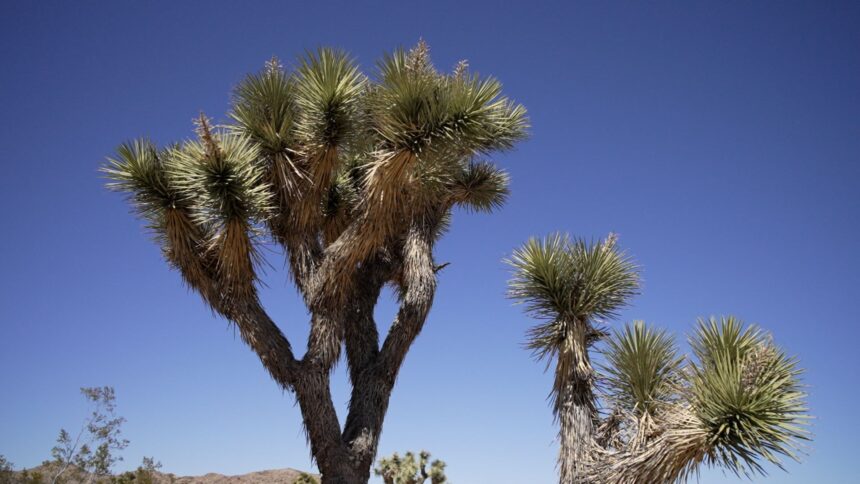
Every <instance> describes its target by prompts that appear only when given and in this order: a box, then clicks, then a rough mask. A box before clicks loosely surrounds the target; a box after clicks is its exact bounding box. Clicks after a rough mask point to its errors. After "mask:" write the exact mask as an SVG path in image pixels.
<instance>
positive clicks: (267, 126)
mask: <svg viewBox="0 0 860 484" xmlns="http://www.w3.org/2000/svg"><path fill="white" fill-rule="evenodd" d="M230 117H231V118H232V123H231V124H229V125H226V126H222V127H220V128H219V127H213V126H211V125H210V122H209V121H208V120H207V119H206V118H205V117H203V116H202V115H201V117H200V119H199V120H198V123H197V139H195V140H192V141H187V142H185V143H183V144H180V145H171V146H168V147H166V148H158V147H156V146H154V145H153V144H152V143H151V142H149V141H147V140H138V141H133V142H130V143H127V144H124V145H122V146H121V147H120V148H119V150H118V153H117V155H116V156H115V158H114V159H112V160H111V161H110V163H109V165H108V166H107V167H106V168H105V172H106V173H107V175H108V177H109V178H111V179H112V180H113V183H112V184H111V187H112V188H113V189H116V190H120V191H123V192H126V193H128V194H129V195H130V199H131V202H132V204H133V206H134V207H135V209H136V210H137V212H138V213H139V214H140V215H141V216H142V217H143V218H145V219H146V220H147V221H148V222H149V225H150V227H151V228H152V230H153V231H154V232H155V234H156V240H157V242H158V243H159V244H160V245H161V247H162V249H163V253H164V257H165V259H166V260H167V262H168V264H169V265H170V266H171V267H173V268H175V269H177V270H178V271H179V272H180V274H181V275H182V277H183V279H184V280H185V282H186V283H187V284H188V285H189V286H190V287H191V288H193V289H194V290H195V291H196V292H197V293H199V294H200V295H201V296H202V297H203V300H204V301H205V302H206V303H207V304H208V305H209V306H210V307H211V308H212V309H213V310H214V311H215V312H217V313H218V314H220V315H222V316H224V317H225V318H227V319H228V320H230V321H232V322H233V323H235V324H236V326H237V328H238V329H239V333H240V335H241V337H242V339H243V340H244V341H245V342H246V343H247V344H248V345H249V346H250V347H251V348H252V349H253V350H254V351H255V352H256V353H257V355H258V356H259V358H260V361H261V362H262V364H263V366H264V367H265V368H266V370H267V371H268V372H269V374H270V375H271V376H272V378H273V379H274V380H275V381H276V382H277V384H278V385H280V386H281V387H282V388H284V389H286V390H288V391H290V392H294V394H295V396H296V399H297V401H298V404H299V407H300V409H301V412H302V417H303V422H304V426H305V430H306V434H307V438H308V440H309V442H310V447H311V452H312V454H313V456H314V458H315V459H316V462H317V464H318V466H319V469H320V471H321V473H322V481H323V482H324V483H326V484H333V483H338V484H341V483H343V484H356V483H362V482H367V480H368V479H369V478H370V470H371V466H372V465H373V461H374V459H375V456H376V449H377V444H378V442H379V436H380V434H381V432H382V423H383V419H384V416H385V413H386V410H387V407H388V401H389V397H390V395H391V391H392V389H393V387H394V383H395V380H396V379H397V374H398V372H399V370H400V367H401V365H402V363H403V361H404V358H405V357H406V353H407V351H408V350H409V348H410V347H411V345H412V343H413V342H414V341H415V339H416V337H417V336H418V334H419V332H420V331H421V329H422V327H423V326H424V322H425V320H426V318H427V315H428V313H429V311H430V306H431V305H432V303H433V299H434V294H435V289H436V273H437V271H438V270H439V269H440V267H441V266H437V265H436V263H435V262H434V260H433V251H434V246H435V244H436V241H437V240H439V238H440V237H441V236H442V235H443V234H444V232H445V230H446V229H447V228H448V225H449V221H450V216H451V211H452V210H453V209H455V208H456V207H464V208H466V209H471V210H477V211H491V210H492V209H493V208H496V207H498V206H499V205H500V204H501V203H502V202H503V201H504V199H505V196H506V194H507V175H506V174H505V173H504V172H503V171H501V170H500V169H498V168H496V167H495V166H494V165H493V164H491V163H489V162H486V161H483V160H482V157H483V156H486V155H488V154H489V153H492V152H496V151H499V150H505V149H509V148H512V147H513V146H514V144H515V143H516V142H517V141H519V140H520V139H522V138H523V137H524V136H525V130H526V124H527V121H526V117H525V110H524V109H523V108H522V106H520V105H517V104H515V103H513V102H511V101H510V100H508V99H507V98H506V97H504V96H503V95H502V92H501V85H500V84H499V82H498V81H496V80H495V79H492V78H482V77H479V76H477V75H475V74H472V73H470V72H469V71H468V69H467V65H466V63H465V62H461V63H460V64H459V65H458V66H457V67H456V69H455V70H454V72H452V73H450V74H445V73H440V72H439V71H437V70H436V69H435V68H434V67H433V65H432V64H431V62H430V57H429V51H428V48H427V46H426V44H424V43H423V42H421V43H419V45H418V46H417V47H415V48H414V49H413V50H411V51H410V52H405V51H402V50H398V51H396V52H394V53H392V54H390V55H387V56H385V57H384V58H383V59H382V61H380V62H379V67H378V71H377V73H376V75H375V77H374V78H373V79H369V78H367V77H365V76H364V75H362V74H361V72H360V71H359V69H358V67H357V66H356V65H355V63H354V62H353V61H352V60H350V58H349V57H348V56H347V55H345V54H344V53H342V52H340V51H336V50H331V49H321V50H319V51H317V52H315V53H309V54H308V55H307V56H306V57H305V58H304V59H303V60H301V61H300V63H299V66H298V68H297V69H296V70H295V71H294V72H292V73H288V72H285V70H284V69H283V68H282V67H281V65H280V63H278V62H277V61H276V60H273V61H271V62H269V63H268V64H267V66H266V68H265V69H264V70H263V71H262V72H260V73H259V74H255V75H251V76H248V78H247V79H245V80H244V81H243V82H242V83H241V84H240V85H239V86H238V87H237V88H236V91H235V94H234V98H233V106H232V110H231V113H230ZM267 243H274V244H276V247H277V248H278V249H280V250H281V251H282V253H283V254H284V256H285V258H286V260H287V264H288V267H289V270H290V273H291V275H292V280H293V282H294V283H295V285H296V287H297V288H298V290H299V292H300V293H301V296H302V298H303V300H304V303H305V305H306V306H307V308H308V310H309V312H310V315H311V316H310V337H309V339H308V344H307V349H306V351H305V352H304V356H302V357H298V356H296V355H295V354H294V353H293V347H292V345H291V344H290V342H289V341H288V339H287V337H286V336H285V335H284V333H283V332H282V330H281V327H279V326H278V325H277V324H276V323H275V322H274V321H273V320H272V319H271V318H270V316H269V315H268V313H267V312H266V310H265V309H264V308H263V306H262V304H261V303H260V299H259V296H258V292H257V287H258V282H259V269H260V266H261V265H262V262H261V256H260V254H261V249H262V248H263V246H264V245H265V244H267ZM386 284H390V285H391V286H393V287H394V288H395V289H396V290H397V292H398V296H399V302H400V308H399V311H398V313H397V316H396V319H395V321H394V322H393V324H392V325H391V328H390V330H389V332H388V335H387V336H386V337H385V339H384V340H383V341H382V343H381V344H380V341H379V335H378V332H377V326H376V322H375V321H374V318H373V309H374V306H375V304H376V301H377V299H378V298H379V295H380V290H381V289H382V287H383V286H384V285H386ZM342 349H345V352H346V363H347V365H348V368H349V377H350V380H351V383H352V395H351V397H350V402H349V414H348V415H347V416H346V419H345V424H344V426H343V428H341V425H340V422H339V420H338V416H337V414H336V412H335V407H334V403H333V402H332V397H331V393H330V389H329V378H330V373H331V371H332V369H333V368H334V367H335V364H336V363H337V361H338V360H339V359H340V357H341V350H342Z"/></svg>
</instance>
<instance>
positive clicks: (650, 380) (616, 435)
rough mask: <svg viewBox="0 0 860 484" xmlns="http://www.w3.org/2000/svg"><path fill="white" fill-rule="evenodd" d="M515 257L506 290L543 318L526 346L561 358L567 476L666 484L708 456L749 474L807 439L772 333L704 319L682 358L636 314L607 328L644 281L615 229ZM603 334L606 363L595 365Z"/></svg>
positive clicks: (556, 404) (800, 400)
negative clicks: (618, 244)
mask: <svg viewBox="0 0 860 484" xmlns="http://www.w3.org/2000/svg"><path fill="white" fill-rule="evenodd" d="M508 262H509V264H510V265H511V266H513V269H514V275H513V278H512V280H511V281H510V296H511V297H512V298H513V299H515V300H517V301H520V302H522V303H524V304H525V308H526V311H527V312H528V313H529V314H530V315H532V316H534V317H536V318H538V319H540V320H542V323H541V324H539V325H537V326H535V327H533V328H532V329H531V330H530V333H529V347H530V348H531V349H532V350H533V351H534V352H535V355H536V356H537V357H538V358H541V359H544V358H546V359H549V360H550V361H553V360H554V361H555V363H556V368H555V379H554V383H553V389H552V397H553V399H552V400H553V411H554V413H555V416H556V418H557V419H558V422H559V427H560V428H559V440H560V453H559V474H560V476H559V482H560V483H561V484H572V483H625V484H627V483H629V484H634V483H671V482H676V481H681V480H684V479H686V478H687V477H688V476H690V475H691V474H694V473H695V472H696V471H697V469H698V467H699V466H700V465H701V464H703V463H704V464H706V465H709V466H722V467H724V468H727V469H729V470H731V471H732V472H734V473H736V474H741V475H752V474H755V473H763V472H764V469H763V467H762V465H761V462H760V461H762V460H765V461H768V462H771V463H774V464H776V465H779V456H780V455H782V456H788V457H790V458H793V459H796V458H797V451H798V448H799V442H800V441H802V440H805V439H807V438H808V433H807V431H806V430H805V425H806V421H807V419H808V416H807V415H806V413H807V409H806V406H805V403H804V400H805V397H806V395H805V393H804V392H803V390H802V389H801V388H802V385H801V383H800V381H799V376H800V374H801V372H802V370H801V369H799V368H798V367H797V362H796V360H795V359H794V358H791V357H789V356H787V355H786V354H785V353H784V352H783V351H782V350H781V349H780V348H779V347H777V346H776V345H775V344H774V343H773V341H772V339H771V338H770V336H768V335H766V334H765V333H763V332H762V331H760V330H759V329H756V328H755V327H752V326H746V327H745V326H744V324H743V323H742V322H741V321H740V320H738V319H736V318H734V317H731V316H729V317H723V318H719V319H717V318H710V319H707V320H705V319H700V320H699V322H698V324H697V326H696V330H695V332H694V333H693V335H692V337H691V338H690V345H691V347H692V349H693V355H694V357H693V358H691V359H685V358H683V357H680V356H679V355H678V352H677V349H676V347H675V344H674V342H673V340H672V338H671V337H670V336H669V335H667V334H666V333H665V332H662V331H659V330H655V329H653V328H650V327H648V326H646V325H645V324H644V323H643V322H641V321H639V322H634V323H633V324H632V325H628V326H626V327H624V329H622V330H620V331H616V332H614V333H613V334H611V335H610V334H607V332H606V331H605V329H604V328H603V326H602V323H603V322H605V321H607V320H609V319H611V318H613V317H615V316H616V315H617V312H618V310H619V309H620V308H622V307H623V306H624V305H626V304H627V302H628V301H629V299H630V298H631V297H632V296H634V295H635V294H637V292H638V289H639V275H638V269H637V267H636V265H635V264H634V263H633V262H632V261H631V259H630V258H629V257H627V256H626V255H625V254H624V253H623V252H620V251H619V250H618V249H617V247H616V237H615V236H614V235H610V237H609V238H607V240H605V241H601V242H596V243H587V242H585V241H583V240H572V239H570V238H569V237H567V236H562V235H559V234H555V235H551V236H549V237H547V238H545V239H543V240H538V239H532V240H529V241H528V242H527V243H526V244H525V245H524V246H523V247H522V248H520V249H518V250H516V251H515V252H514V254H513V256H512V257H511V259H510V260H509V261H508ZM601 340H606V347H605V357H606V366H605V368H601V369H600V371H596V370H595V369H594V368H593V366H592V364H591V357H590V352H591V351H593V347H594V345H595V344H596V343H598V342H599V341H601ZM598 383H600V384H598ZM601 409H602V410H604V411H603V412H601V411H600V410H601Z"/></svg>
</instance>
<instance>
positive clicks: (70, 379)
mask: <svg viewBox="0 0 860 484" xmlns="http://www.w3.org/2000/svg"><path fill="white" fill-rule="evenodd" d="M858 23H860V3H858V2H836V1H834V2H795V1H786V2H768V1H764V2H735V1H727V2H648V4H647V5H646V3H644V2H611V3H610V2H558V3H551V2H540V3H538V2H535V4H533V5H529V4H527V2H521V3H502V2H498V3H494V2H488V3H478V2H463V1H460V2H443V1H440V2H408V1H398V2H367V3H365V4H363V5H358V2H336V1H332V2H319V3H316V4H313V5H312V4H311V3H310V2H258V1H254V2H244V3H241V4H240V3H239V2H215V1H210V2H202V1H193V2H192V1H187V2H107V1H102V2H49V1H42V2H25V1H5V2H3V4H2V6H0V53H2V56H0V58H1V59H2V61H3V67H2V69H0V101H2V103H0V106H2V118H3V125H2V129H0V146H2V150H0V163H2V168H3V171H2V176H0V206H2V207H4V211H3V221H2V229H0V234H2V237H0V267H2V270H0V368H2V369H3V370H2V372H0V385H2V388H3V395H2V398H0V454H5V455H6V456H7V458H9V459H10V460H11V461H13V462H15V463H16V464H17V465H18V466H33V465H36V464H38V463H39V462H41V460H42V459H45V458H47V457H48V455H49V450H50V448H51V446H52V445H53V440H54V439H55V437H56V433H57V431H58V430H59V428H60V427H61V426H63V427H66V428H72V427H75V426H76V425H79V422H80V421H81V420H82V418H83V417H84V412H85V407H84V405H83V401H82V399H81V398H80V396H79V395H78V388H79V387H81V386H96V385H113V386H114V387H115V388H116V390H117V395H118V404H119V410H120V413H121V414H122V415H123V416H125V417H126V418H127V419H128V422H127V424H126V425H125V427H124V430H125V435H126V437H127V438H129V439H130V440H131V442H132V443H131V445H130V446H129V448H128V449H127V450H126V452H125V457H126V462H125V463H123V464H122V465H121V466H120V467H121V468H128V467H133V466H136V465H137V464H138V463H139V462H140V459H141V457H142V456H143V455H154V456H155V457H156V458H157V459H159V460H161V461H162V462H163V463H164V467H165V470H167V471H170V472H175V473H178V474H186V475H187V474H202V473H206V472H221V473H227V474H235V473H244V472H248V471H253V470H261V469H269V468H280V467H288V466H289V467H295V468H301V469H310V468H311V462H310V458H309V453H308V450H307V447H306V445H305V441H304V437H303V435H302V430H301V425H300V424H301V418H300V415H299V412H298V409H297V408H296V407H295V405H294V403H293V399H292V397H291V396H290V395H287V394H283V393H282V392H281V391H280V390H279V389H278V388H277V386H276V385H275V384H274V383H273V382H272V381H271V380H270V379H269V378H268V376H267V375H266V373H265V372H264V371H263V369H262V368H261V365H260V363H259V361H258V360H257V358H256V356H255V355H254V354H253V353H251V352H250V351H249V350H248V349H247V348H246V347H245V346H244V345H243V344H242V343H241V341H240V340H239V338H238V336H237V334H236V333H235V331H234V330H233V329H232V328H231V327H230V326H228V325H227V323H226V322H225V321H223V320H220V319H216V318H214V317H213V316H212V315H211V313H210V312H209V311H208V310H207V309H206V308H205V307H204V305H203V304H202V303H201V302H200V300H199V298H198V297H197V296H195V295H192V294H190V293H189V292H188V291H187V289H185V288H184V287H183V286H182V284H181V283H180V279H179V276H178V275H177V274H176V273H173V272H171V271H169V270H168V268H167V266H166V265H165V264H164V263H163V261H162V260H161V256H160V253H159V249H158V248H157V247H156V246H155V244H153V243H152V241H151V240H150V238H149V236H148V235H147V234H146V232H145V230H144V229H143V224H142V223H141V222H140V221H138V220H136V219H134V218H133V217H132V216H130V215H129V209H128V206H127V205H126V204H125V202H123V200H122V197H120V196H119V195H117V194H113V193H109V192H108V191H106V190H105V189H104V185H103V184H104V180H103V179H102V178H101V177H100V175H99V173H98V171H97V170H98V167H99V166H100V165H101V164H102V163H103V162H104V159H105V157H106V156H108V155H110V154H111V153H112V152H113V150H114V149H115V147H116V146H117V145H118V144H119V143H120V142H122V141H124V140H127V139H130V138H133V137H137V136H149V137H151V138H152V139H154V140H155V141H157V142H159V143H167V142H170V141H177V140H181V139H184V138H187V137H189V136H191V133H192V123H191V119H192V117H194V116H196V115H197V113H199V112H200V111H201V110H203V111H205V112H206V113H207V114H208V115H210V116H212V117H214V118H215V119H216V120H219V121H224V120H225V119H226V117H225V114H226V112H227V109H228V103H229V93H230V90H231V89H232V88H233V87H234V86H235V85H236V84H237V83H238V82H239V81H240V80H241V79H242V77H243V76H244V75H246V74H247V73H249V72H253V71H256V70H258V69H260V68H261V67H262V65H263V63H264V62H265V61H266V60H267V59H269V58H270V57H271V56H272V55H277V56H279V57H281V58H282V59H284V61H285V63H287V64H290V63H291V62H292V60H293V59H295V57H296V56H297V55H299V54H300V53H301V52H303V51H304V50H305V49H311V48H315V47H318V46H322V45H325V46H335V47H342V48H344V49H347V50H348V51H350V52H351V53H352V54H353V55H354V56H355V58H356V59H357V60H358V61H359V62H360V63H361V65H363V66H365V68H366V70H367V71H368V72H371V73H372V69H373V65H374V62H375V61H376V59H378V58H379V57H380V56H381V54H382V53H384V52H386V51H389V50H391V49H393V48H395V47H398V46H407V47H408V46H410V45H412V44H414V43H415V42H416V41H417V40H418V38H419V37H423V38H424V39H426V40H427V41H428V42H429V44H430V46H431V48H432V55H433V59H434V62H435V63H436V65H437V66H439V67H440V68H449V67H453V66H454V65H455V64H456V62H457V61H458V60H460V59H463V58H465V59H468V60H469V61H470V63H471V66H472V68H473V69H474V70H476V71H478V72H481V73H485V74H492V75H494V76H496V77H498V78H499V79H500V80H501V81H502V82H503V83H504V84H505V92H506V93H507V94H508V95H509V96H511V97H512V98H514V99H516V100H517V101H518V102H521V103H523V104H524V105H525V106H526V107H527V108H528V110H529V113H530V117H531V121H532V126H533V127H532V129H531V138H530V139H529V140H528V141H526V142H524V143H522V144H521V145H520V146H519V147H518V149H516V150H515V151H513V152H511V153H506V154H504V155H502V156H498V157H496V158H495V160H496V161H497V162H498V163H499V164H500V165H502V166H504V167H505V168H506V169H508V170H509V171H510V174H511V177H512V185H511V189H512V196H511V198H510V200H509V203H508V204H507V205H506V206H505V207H504V208H503V209H502V210H501V211H499V212H498V213H496V214H493V215H489V216H488V215H480V214H468V213H457V214H456V215H455V219H454V226H453V230H452V231H451V233H450V234H449V235H448V236H447V237H446V238H445V239H444V241H442V242H441V243H440V245H439V248H438V255H437V260H439V261H442V262H451V265H450V266H449V267H448V268H446V269H445V270H444V271H443V272H442V273H441V276H440V278H441V281H440V287H439V290H438V293H437V297H436V303H435V305H434V307H433V311H432V313H431V315H430V318H429V320H428V323H427V325H426V327H425V330H424V332H423V333H422V335H421V336H420V338H419V339H418V341H417V343H416V344H415V345H414V347H413V349H412V351H411V352H410V354H409V356H408V358H407V360H406V363H405V365H404V367H403V370H402V372H401V375H400V379H399V381H398V385H397V387H396V389H395V391H394V395H393V397H392V400H391V405H390V409H389V412H388V417H387V419H386V423H385V431H384V434H383V437H382V442H381V446H380V452H381V454H389V453H391V452H393V451H405V450H409V449H414V450H417V449H420V448H426V449H428V450H430V451H431V452H433V453H434V454H435V455H436V456H438V457H439V458H442V459H444V460H445V461H447V462H448V464H449V468H448V469H449V473H448V474H449V475H450V476H451V479H452V481H454V482H457V483H460V484H467V483H478V484H481V483H494V484H495V483H500V484H508V483H510V484H515V483H516V484H520V483H551V482H554V481H555V467H554V466H555V452H556V447H555V444H554V436H555V427H554V425H553V422H552V415H551V412H550V409H549V407H548V403H547V401H546V396H547V394H548V392H549V389H550V375H548V374H545V373H544V371H543V370H544V366H543V364H540V363H535V362H534V361H532V360H531V359H530V356H529V354H528V352H527V351H525V350H524V349H523V348H522V343H523V341H524V331H525V330H526V328H527V327H528V326H529V325H531V324H532V321H530V320H529V319H527V318H526V317H525V316H524V315H523V314H522V312H521V310H520V308H518V307H515V306H513V305H512V304H511V302H510V301H508V300H506V299H505V297H504V293H505V284H506V280H507V278H508V276H509V273H508V271H507V269H506V267H505V266H504V265H503V264H502V263H501V259H502V258H504V257H505V256H506V255H508V254H509V253H510V251H511V250H512V249H513V248H514V247H516V246H518V245H519V244H521V243H522V242H523V241H524V240H526V239H527V238H528V237H529V236H530V235H544V234H546V233H548V232H551V231H554V230H562V231H567V232H570V233H572V234H575V235H580V236H584V237H602V236H605V234H606V233H607V232H609V231H616V232H618V233H620V234H621V239H620V244H621V245H622V246H623V247H624V248H626V249H628V251H629V252H630V253H632V254H633V255H634V256H635V258H636V259H637V260H638V261H639V262H640V263H641V265H642V267H643V276H644V281H645V286H644V291H643V294H642V295H641V296H639V297H638V298H636V299H635V301H634V302H633V305H632V306H631V307H630V308H629V309H628V310H626V311H624V313H623V315H622V318H620V320H621V321H629V320H632V319H644V320H646V321H648V322H652V323H655V324H657V325H660V326H662V327H665V328H667V329H669V330H670V331H671V332H673V333H674V334H676V335H677V336H678V337H679V339H681V340H682V341H683V339H684V338H685V335H686V334H688V332H689V331H690V329H691V328H692V325H693V323H694V321H695V319H696V317H698V316H708V315H712V314H713V315H719V314H735V315H737V316H739V317H741V318H743V319H745V320H747V321H751V322H756V323H759V324H760V325H762V326H763V327H765V328H767V329H769V330H771V331H773V333H774V335H775V338H776V341H777V342H778V343H780V344H781V345H783V346H784V347H785V348H786V349H787V350H788V351H789V352H790V353H792V354H795V355H797V356H798V357H799V358H800V360H801V362H802V365H803V366H804V367H806V368H807V369H808V372H807V374H806V377H805V381H806V383H807V384H808V386H809V392H810V395H811V396H810V399H809V401H810V405H811V408H812V413H813V414H814V415H815V416H816V419H815V420H814V426H813V432H814V434H815V440H814V442H813V444H812V445H811V448H810V449H809V455H808V456H806V457H805V458H804V462H803V463H802V464H800V465H798V464H794V463H789V464H788V465H787V470H788V471H789V472H788V473H783V472H781V471H779V470H778V469H774V468H772V467H769V468H768V469H769V470H770V471H772V474H771V476H770V477H769V478H766V479H765V478H763V479H756V481H757V482H759V481H760V482H773V483H808V482H827V483H848V482H856V480H855V475H856V464H855V462H854V458H855V454H856V447H857V446H856V436H857V435H858V433H860V421H858V419H857V418H856V417H855V415H856V406H857V401H858V398H860V385H858V383H860V382H858V377H857V373H858V370H860V351H858V349H857V342H858V336H860V329H858V325H857V324H856V319H857V312H856V302H857V301H858V299H859V298H860V294H858V288H860V257H858V255H857V247H858V245H860V224H858V221H860V49H858V47H860V29H858V27H857V25H858ZM271 259H272V261H273V267H274V269H273V270H269V271H268V272H267V273H266V275H265V277H264V279H265V282H266V283H267V285H268V287H267V289H265V291H264V293H263V298H264V302H265V303H266V305H267V307H268V308H269V309H270V313H271V314H272V315H273V317H274V319H275V320H276V321H278V322H279V323H280V325H281V327H282V328H283V329H284V331H285V332H286V333H287V334H288V336H289V337H290V339H291V340H292V341H293V344H294V346H296V347H303V346H304V341H305V340H304V338H305V337H306V335H307V321H308V317H307V314H306V312H305V310H304V308H303V306H302V304H301V303H300V300H299V299H298V298H297V297H296V293H295V290H294V289H293V288H292V287H291V286H290V285H289V284H288V282H287V281H288V277H287V275H286V274H285V273H284V272H283V271H282V270H281V268H282V267H283V263H282V262H281V261H279V260H278V255H277V254H275V253H273V254H271ZM394 311H395V305H394V301H393V299H392V297H391V296H390V295H386V296H385V297H384V298H383V300H382V302H381V304H380V306H379V308H378V315H379V322H380V324H381V325H382V326H383V329H387V325H388V324H389V323H390V319H391V316H392V315H393V314H394ZM619 324H620V322H619ZM684 347H686V345H684ZM334 381H335V383H334V390H333V391H334V395H335V402H336V404H337V405H338V406H339V408H340V409H341V412H343V409H344V408H345V407H346V403H347V399H348V386H347V379H346V375H345V368H344V365H340V366H339V368H338V369H337V372H336V376H335V379H334ZM738 481H739V480H738V479H737V478H735V477H733V476H726V475H724V474H723V473H722V472H721V471H705V472H704V473H703V474H702V476H701V482H706V483H717V482H738ZM373 482H377V481H373Z"/></svg>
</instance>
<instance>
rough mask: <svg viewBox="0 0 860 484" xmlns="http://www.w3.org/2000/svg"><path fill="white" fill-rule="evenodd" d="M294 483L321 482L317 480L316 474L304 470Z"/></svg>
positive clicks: (311, 483)
mask: <svg viewBox="0 0 860 484" xmlns="http://www.w3.org/2000/svg"><path fill="white" fill-rule="evenodd" d="M293 484H319V481H317V479H316V478H315V477H314V476H312V475H310V474H308V473H306V472H302V473H301V474H299V477H298V478H297V479H296V480H295V481H294V482H293Z"/></svg>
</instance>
